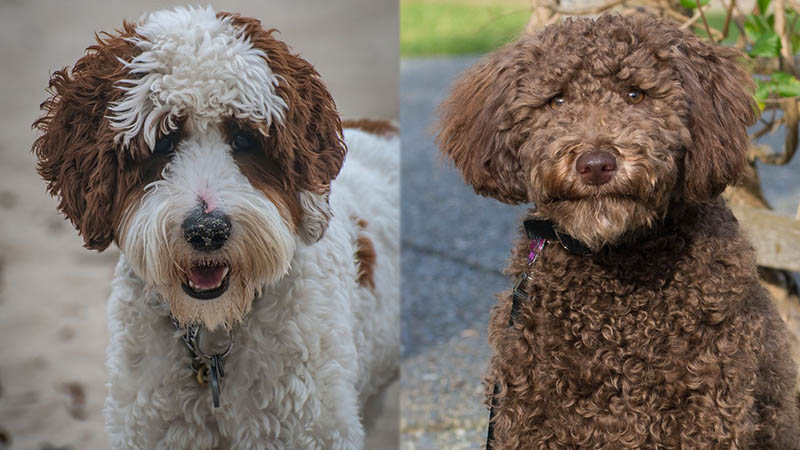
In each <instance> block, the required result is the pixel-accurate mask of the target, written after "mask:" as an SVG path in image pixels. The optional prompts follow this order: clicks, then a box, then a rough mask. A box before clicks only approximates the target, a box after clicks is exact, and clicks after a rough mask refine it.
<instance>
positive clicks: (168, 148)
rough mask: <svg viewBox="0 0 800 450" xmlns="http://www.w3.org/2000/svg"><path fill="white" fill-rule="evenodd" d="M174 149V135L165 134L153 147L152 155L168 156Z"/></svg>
mask: <svg viewBox="0 0 800 450" xmlns="http://www.w3.org/2000/svg"><path fill="white" fill-rule="evenodd" d="M174 149H175V135H174V133H170V134H165V135H164V136H162V137H161V139H159V140H158V141H156V145H155V147H153V154H154V155H168V154H170V153H172V150H174Z"/></svg>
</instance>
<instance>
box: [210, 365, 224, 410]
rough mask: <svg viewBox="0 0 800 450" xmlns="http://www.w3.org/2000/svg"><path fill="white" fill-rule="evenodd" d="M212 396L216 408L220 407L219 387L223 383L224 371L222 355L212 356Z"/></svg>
mask: <svg viewBox="0 0 800 450" xmlns="http://www.w3.org/2000/svg"><path fill="white" fill-rule="evenodd" d="M210 372H211V397H212V399H213V401H214V408H219V389H220V384H221V383H222V377H223V376H225V375H224V371H223V370H222V356H220V355H214V356H212V357H211V370H210Z"/></svg>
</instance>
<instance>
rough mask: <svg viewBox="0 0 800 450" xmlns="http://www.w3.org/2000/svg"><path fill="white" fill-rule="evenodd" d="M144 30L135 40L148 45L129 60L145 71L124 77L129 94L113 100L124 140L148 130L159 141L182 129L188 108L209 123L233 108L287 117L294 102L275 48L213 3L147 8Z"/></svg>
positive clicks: (249, 114) (243, 113) (237, 112)
mask: <svg viewBox="0 0 800 450" xmlns="http://www.w3.org/2000/svg"><path fill="white" fill-rule="evenodd" d="M136 33H137V34H138V35H140V36H142V37H143V39H133V42H134V43H135V44H136V46H137V47H138V48H139V49H140V50H141V51H142V52H141V53H140V54H139V55H138V56H136V57H135V58H134V59H133V61H123V63H124V64H125V66H126V67H127V69H128V71H129V72H130V73H131V74H143V75H142V76H141V77H134V78H131V79H126V80H122V81H121V82H119V86H118V87H119V88H120V89H122V90H124V91H126V94H125V97H124V98H123V99H122V100H121V101H120V102H119V103H117V104H115V105H113V106H111V107H110V108H109V110H110V111H111V112H112V114H111V116H110V118H109V119H110V120H109V123H110V124H111V126H112V127H114V128H115V129H118V130H120V134H119V135H117V139H118V140H122V142H123V143H124V145H126V146H127V145H128V143H129V142H130V140H131V139H133V137H134V136H137V135H138V134H139V133H140V132H142V133H144V140H145V142H146V143H147V145H149V146H150V147H151V148H152V147H153V146H154V145H155V140H156V134H157V132H158V131H159V130H161V131H164V132H168V131H171V130H174V128H175V123H174V120H175V118H176V117H178V116H180V115H181V114H183V113H185V112H186V111H191V113H192V115H193V117H194V118H195V119H196V120H197V122H198V124H199V126H200V127H201V128H205V127H206V125H207V124H208V123H209V122H213V121H215V120H217V119H219V118H220V117H226V116H231V117H236V118H238V119H250V120H253V121H256V122H260V121H264V123H265V125H266V128H269V124H270V123H271V121H272V120H281V119H282V118H283V112H284V110H285V109H286V102H285V101H284V100H283V99H282V98H281V97H280V96H279V95H278V94H277V93H276V92H275V87H276V86H277V84H278V76H277V75H275V74H274V73H273V72H272V70H271V69H270V67H269V65H268V63H267V62H268V61H269V55H266V54H265V53H264V52H263V51H262V50H260V49H258V48H254V47H253V45H252V44H251V43H250V40H249V38H247V36H245V35H244V34H243V33H244V30H242V29H241V28H237V27H234V26H233V25H232V24H231V18H230V17H225V18H222V19H218V18H217V17H216V12H214V10H213V9H211V7H210V6H209V7H206V8H192V7H188V8H176V9H174V10H164V11H158V12H155V13H152V14H150V15H148V16H145V17H144V18H143V19H142V24H141V25H139V26H138V27H136ZM203 119H204V120H203Z"/></svg>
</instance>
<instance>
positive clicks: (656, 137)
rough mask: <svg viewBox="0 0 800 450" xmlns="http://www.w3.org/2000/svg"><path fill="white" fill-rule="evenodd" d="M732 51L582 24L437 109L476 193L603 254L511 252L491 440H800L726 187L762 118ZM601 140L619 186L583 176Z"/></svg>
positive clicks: (638, 30) (671, 32)
mask: <svg viewBox="0 0 800 450" xmlns="http://www.w3.org/2000/svg"><path fill="white" fill-rule="evenodd" d="M739 58H740V54H739V53H738V51H736V50H734V49H730V48H724V47H718V46H714V45H712V44H709V43H707V42H704V41H702V40H700V39H698V38H697V37H695V36H692V35H690V34H688V33H685V32H682V31H680V30H678V29H677V28H676V27H674V26H673V25H671V24H669V23H667V22H665V21H663V20H661V19H656V18H652V17H644V16H637V17H623V16H618V15H606V16H601V17H600V18H598V19H596V20H590V19H571V20H567V21H566V22H564V23H562V24H558V25H554V26H551V27H548V28H547V29H545V30H544V31H543V32H541V33H539V34H536V35H524V36H522V37H521V38H520V39H519V40H518V41H517V42H515V43H512V44H509V45H507V46H505V47H503V48H501V49H499V50H497V51H495V52H493V53H491V54H490V55H488V56H486V57H485V58H483V59H482V60H481V61H480V62H478V63H477V64H476V65H475V66H474V67H472V68H471V69H469V70H468V71H467V72H466V73H465V74H464V75H463V76H462V77H461V79H460V80H459V81H458V82H457V83H456V84H455V86H454V88H453V90H452V93H451V95H450V97H449V98H448V99H447V100H446V101H445V102H444V103H443V105H442V108H441V121H440V122H439V124H438V131H439V134H438V137H437V141H438V144H439V146H440V148H441V150H442V152H443V153H444V154H445V155H446V156H447V157H449V158H450V159H451V160H452V161H453V162H454V163H455V165H456V167H457V168H458V169H459V170H460V171H461V172H462V173H463V175H464V177H465V179H466V180H467V182H469V183H470V184H472V185H473V187H474V188H475V190H476V192H478V193H480V194H482V195H487V196H491V197H494V198H497V199H499V200H501V201H504V202H507V203H523V202H531V203H534V204H535V205H536V208H535V209H533V210H531V212H530V213H529V217H535V218H540V219H549V220H552V221H553V222H554V223H555V224H556V226H557V227H558V228H559V230H560V231H562V232H566V233H569V234H570V235H572V236H573V237H575V238H577V239H579V240H581V241H582V242H584V243H585V244H586V245H587V246H588V247H589V248H591V249H592V254H591V255H589V256H578V255H574V254H570V253H568V252H567V251H566V250H565V249H564V248H562V247H561V246H560V245H557V243H553V244H551V245H548V246H546V247H545V248H544V250H543V252H542V253H541V254H540V255H539V257H538V259H537V260H536V262H535V264H533V265H532V266H529V265H528V262H527V256H528V245H529V241H528V240H527V239H526V238H522V239H520V240H519V242H518V244H517V245H516V246H515V249H514V251H513V252H512V257H511V263H510V266H509V267H508V269H507V271H506V273H507V274H508V275H510V276H512V277H516V276H517V275H519V274H520V273H521V272H526V271H527V272H529V273H530V275H531V277H532V279H531V281H529V282H528V284H527V286H525V287H524V288H525V290H526V291H527V292H528V294H529V296H530V300H528V301H527V302H523V303H522V305H521V307H520V309H519V312H518V314H516V315H515V318H514V323H513V325H512V326H511V327H509V317H510V313H511V306H512V297H511V292H510V291H507V292H504V293H501V294H500V295H499V297H498V298H499V303H498V304H497V305H496V306H495V308H494V309H493V311H492V318H491V323H490V335H489V340H490V343H491V345H492V347H493V349H494V352H495V354H494V356H493V358H492V361H491V366H490V371H489V375H488V377H487V380H486V381H487V383H486V384H487V394H488V396H489V397H490V398H493V399H494V402H495V404H496V419H495V420H494V436H495V441H494V442H493V444H494V448H497V449H522V448H525V449H527V448H531V449H534V448H535V449H567V448H570V449H573V448H595V449H599V448H603V449H623V448H627V449H633V448H651V449H655V448H667V449H677V448H691V449H710V448H728V449H731V448H736V449H756V448H757V449H764V448H775V449H795V448H800V420H798V410H799V408H798V403H797V399H796V398H795V397H794V394H793V389H794V384H795V380H796V368H795V367H794V364H793V362H792V361H791V359H790V356H789V351H788V339H787V337H788V334H787V333H788V331H787V329H786V326H785V325H784V323H783V322H782V320H781V319H780V317H779V316H778V314H777V312H776V310H775V308H774V306H773V305H772V303H771V301H770V299H769V298H768V296H767V294H766V293H765V291H763V290H762V288H761V287H760V286H759V282H758V274H757V271H756V265H755V256H754V252H753V250H752V248H751V246H750V245H749V244H748V243H747V241H746V240H745V239H744V238H743V236H742V235H741V233H740V231H739V229H738V225H737V222H736V219H735V218H734V217H733V215H732V214H731V213H730V211H729V210H728V209H727V208H726V206H725V204H724V201H723V200H722V199H721V197H720V194H721V193H722V191H723V190H724V188H725V186H727V185H729V184H731V183H733V182H735V181H736V180H737V179H738V178H739V177H740V175H741V173H742V171H743V170H744V168H745V166H746V159H745V157H746V156H745V155H746V150H747V147H748V143H749V141H748V136H747V130H746V128H747V126H748V125H749V124H751V123H753V121H754V120H755V118H756V112H755V111H756V109H755V106H754V105H753V101H752V95H751V91H752V81H751V80H750V78H749V76H748V74H747V73H746V71H745V70H743V69H742V68H741V67H740V66H739V65H738V59H739ZM631 93H635V95H634V96H633V97H635V100H636V101H630V102H629V101H626V99H630V98H631V97H630V96H631V95H632V94H631ZM639 94H641V95H643V100H642V98H640V97H639ZM554 99H557V100H554ZM591 151H604V152H607V153H609V154H611V155H613V157H614V158H615V160H616V164H617V169H616V172H615V174H614V175H613V178H612V179H611V181H609V182H607V183H604V184H592V183H587V182H583V180H582V178H581V175H580V174H579V173H578V170H577V169H576V161H577V160H578V158H580V157H581V156H582V155H584V154H587V153H588V152H591ZM495 389H497V392H496V394H493V392H494V391H495Z"/></svg>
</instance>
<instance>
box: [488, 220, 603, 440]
mask: <svg viewBox="0 0 800 450" xmlns="http://www.w3.org/2000/svg"><path fill="white" fill-rule="evenodd" d="M523 225H524V226H525V233H526V234H527V235H528V239H530V241H531V243H530V245H529V246H528V270H527V271H525V272H522V273H520V274H519V275H517V278H516V280H514V287H513V288H512V294H511V313H510V314H509V317H508V327H509V328H511V327H512V326H514V319H515V318H516V317H517V313H518V312H519V308H520V304H521V303H522V302H525V301H528V293H527V292H526V291H525V285H526V284H527V282H528V280H530V279H531V276H530V275H528V272H530V270H531V266H533V263H534V262H535V261H536V258H537V257H538V256H539V253H540V252H541V251H542V250H543V249H544V246H545V245H546V244H547V243H548V242H551V241H555V242H558V243H560V244H561V246H562V247H564V249H565V250H566V251H568V252H569V253H572V254H573V255H578V256H585V255H588V254H590V253H591V250H590V249H589V248H588V247H586V246H585V245H583V243H582V242H581V241H579V240H577V239H575V238H573V237H572V236H570V235H568V234H565V233H561V232H559V231H558V230H557V229H556V226H555V224H554V223H553V222H551V221H549V220H535V219H531V220H526V221H525V222H523ZM499 393H500V384H498V383H495V384H494V391H493V392H492V400H491V402H490V403H489V426H488V428H487V430H486V450H492V441H493V440H494V416H495V408H496V407H497V394H499Z"/></svg>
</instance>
